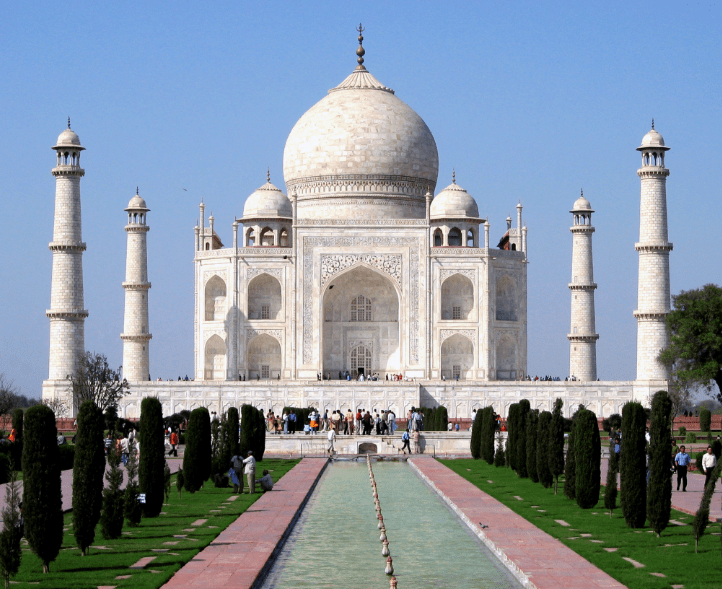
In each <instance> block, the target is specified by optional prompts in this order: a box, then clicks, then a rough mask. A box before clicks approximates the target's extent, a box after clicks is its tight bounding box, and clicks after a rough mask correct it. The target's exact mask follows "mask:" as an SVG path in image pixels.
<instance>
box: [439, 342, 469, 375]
mask: <svg viewBox="0 0 722 589" xmlns="http://www.w3.org/2000/svg"><path fill="white" fill-rule="evenodd" d="M473 368H474V344H473V343H472V342H471V340H470V339H469V338H468V337H466V336H464V335H461V334H460V333H456V334H454V335H452V336H451V337H448V338H446V339H445V340H444V341H443V342H442V344H441V376H442V377H444V378H446V380H457V379H458V380H466V379H468V378H471V377H472V370H473Z"/></svg>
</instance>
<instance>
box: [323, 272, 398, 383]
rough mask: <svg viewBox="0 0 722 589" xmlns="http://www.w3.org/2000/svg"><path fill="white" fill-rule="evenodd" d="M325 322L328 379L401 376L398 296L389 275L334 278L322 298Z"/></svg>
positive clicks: (340, 276)
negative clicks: (360, 373) (387, 375)
mask: <svg viewBox="0 0 722 589" xmlns="http://www.w3.org/2000/svg"><path fill="white" fill-rule="evenodd" d="M322 321H323V332H322V333H323V364H322V367H321V369H322V371H323V373H324V375H325V374H328V375H330V377H331V378H332V379H338V378H339V375H340V374H343V373H344V372H349V373H351V375H352V376H353V377H356V376H358V374H359V368H361V369H363V372H364V374H365V375H366V376H371V375H372V374H373V373H378V374H379V377H380V378H381V379H383V378H384V376H385V375H386V373H393V374H396V373H399V372H401V350H400V345H399V343H400V337H399V295H398V293H397V291H396V288H395V287H394V284H393V283H392V282H391V280H390V279H389V278H388V277H387V276H386V275H384V274H381V273H380V272H377V271H376V270H373V269H371V268H369V267H367V266H363V265H359V266H355V267H353V268H351V269H350V270H347V271H345V272H343V273H342V274H340V275H338V276H336V277H335V278H334V279H333V280H331V281H330V282H329V284H328V285H327V286H326V290H325V292H324V294H323V319H322Z"/></svg>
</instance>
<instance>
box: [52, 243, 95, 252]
mask: <svg viewBox="0 0 722 589" xmlns="http://www.w3.org/2000/svg"><path fill="white" fill-rule="evenodd" d="M48 248H49V249H50V251H51V252H84V251H85V250H86V249H87V248H86V245H85V243H84V242H82V241H51V242H50V243H49V244H48Z"/></svg>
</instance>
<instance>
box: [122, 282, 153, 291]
mask: <svg viewBox="0 0 722 589" xmlns="http://www.w3.org/2000/svg"><path fill="white" fill-rule="evenodd" d="M120 284H121V286H122V287H123V288H125V289H126V290H148V289H149V288H150V286H151V284H150V282H121V283H120Z"/></svg>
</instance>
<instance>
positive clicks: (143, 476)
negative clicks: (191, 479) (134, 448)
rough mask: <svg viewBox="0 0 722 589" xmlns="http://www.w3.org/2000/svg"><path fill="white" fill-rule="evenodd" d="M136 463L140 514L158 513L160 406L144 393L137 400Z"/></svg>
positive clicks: (162, 446)
mask: <svg viewBox="0 0 722 589" xmlns="http://www.w3.org/2000/svg"><path fill="white" fill-rule="evenodd" d="M139 437H140V463H139V464H138V484H139V487H140V492H141V493H145V503H143V504H142V505H141V507H142V510H143V516H144V517H158V516H159V515H160V512H161V510H162V509H163V496H164V478H165V475H164V470H165V440H164V432H163V407H162V406H161V404H160V401H159V400H158V399H157V398H156V397H146V398H145V399H143V401H142V402H141V404H140V434H139Z"/></svg>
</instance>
